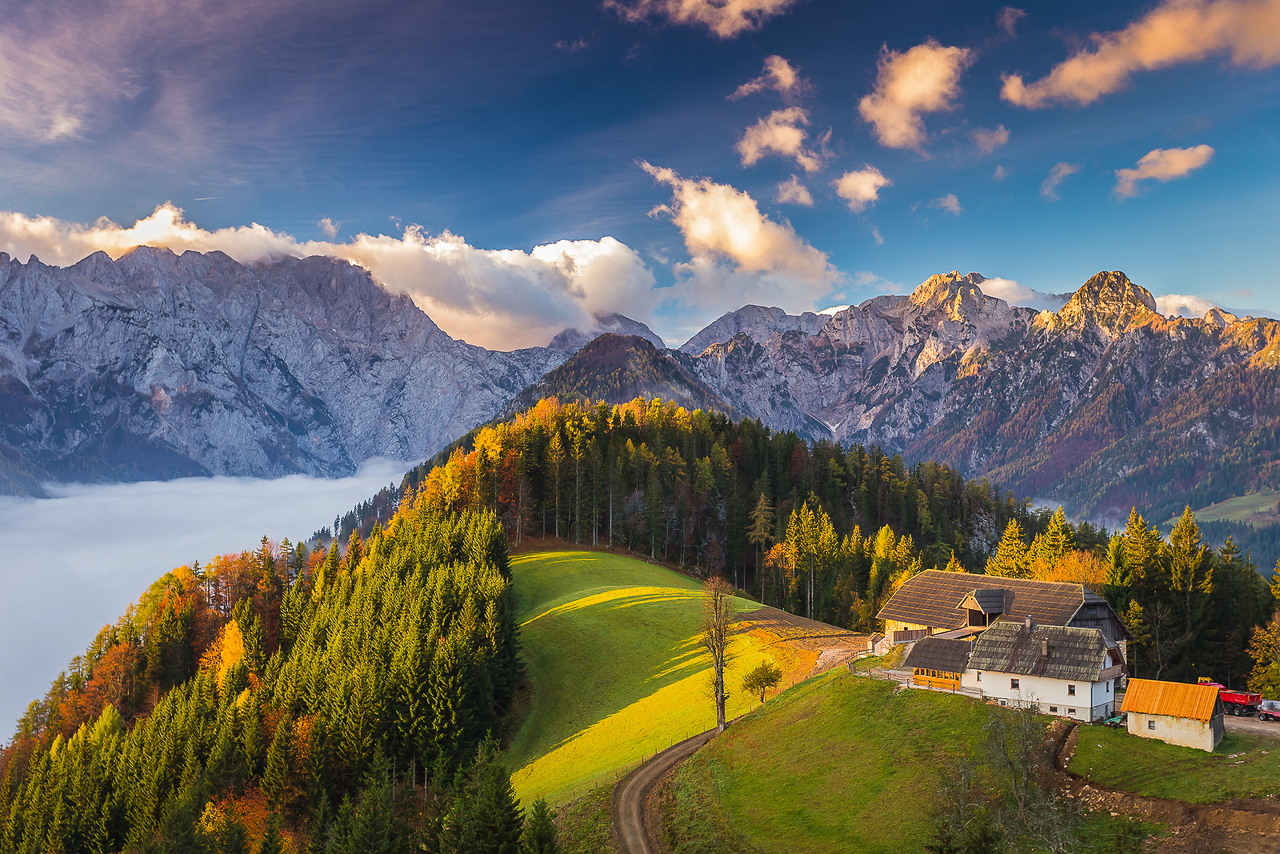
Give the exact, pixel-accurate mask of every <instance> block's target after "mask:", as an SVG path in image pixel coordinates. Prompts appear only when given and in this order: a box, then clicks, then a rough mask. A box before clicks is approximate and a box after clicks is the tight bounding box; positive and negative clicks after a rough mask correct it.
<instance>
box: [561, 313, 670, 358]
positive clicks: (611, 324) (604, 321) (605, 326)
mask: <svg viewBox="0 0 1280 854" xmlns="http://www.w3.org/2000/svg"><path fill="white" fill-rule="evenodd" d="M610 334H612V335H635V336H636V337H638V338H643V339H644V340H646V341H648V342H649V343H650V344H652V345H653V346H655V347H657V348H658V349H659V350H665V349H666V348H667V344H666V342H665V341H663V340H662V339H661V338H659V337H658V336H657V335H656V334H655V333H654V331H653V330H652V329H650V328H649V327H648V326H646V325H645V324H643V323H641V322H640V321H638V320H632V319H631V318H629V317H624V316H623V315H621V314H597V315H596V316H595V325H594V326H593V327H592V328H591V329H589V330H588V331H586V332H583V331H582V330H581V329H566V330H564V331H563V332H561V333H560V334H559V335H557V336H556V337H555V338H552V339H551V343H550V344H548V345H547V346H548V347H549V348H550V349H552V350H555V351H557V352H560V353H563V354H564V355H566V356H572V355H573V354H574V353H577V352H578V351H579V350H581V349H582V348H583V347H585V346H587V345H588V344H590V343H591V342H592V341H594V340H595V339H597V338H599V337H600V336H601V335H610Z"/></svg>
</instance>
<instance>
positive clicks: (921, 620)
mask: <svg viewBox="0 0 1280 854" xmlns="http://www.w3.org/2000/svg"><path fill="white" fill-rule="evenodd" d="M1028 617H1030V618H1031V620H1032V621H1033V622H1034V623H1035V625H1038V626H1072V627H1075V628H1082V629H1098V630H1099V631H1101V632H1102V633H1103V634H1104V635H1106V636H1107V637H1108V638H1110V639H1111V640H1114V641H1124V640H1128V638H1129V633H1128V632H1127V631H1126V630H1125V628H1124V624H1123V623H1121V622H1120V618H1119V617H1118V616H1117V615H1116V612H1115V611H1113V610H1112V609H1111V606H1110V605H1108V604H1107V600H1106V599H1104V598H1102V597H1101V596H1099V595H1098V594H1096V593H1094V592H1093V591H1092V590H1090V589H1089V588H1087V587H1085V586H1084V585H1082V584H1065V583H1061V582H1056V581H1032V580H1030V579H1025V578H997V577H994V576H987V575H973V574H971V573H967V572H945V571H943V570H940V569H927V570H925V571H924V572H922V573H920V574H919V575H916V576H914V577H912V578H909V579H907V581H906V583H904V584H903V585H902V587H901V588H899V589H898V591H897V592H896V593H894V594H893V596H892V597H890V598H889V601H888V602H886V603H885V605H884V607H883V608H881V609H880V613H879V614H878V615H877V619H880V620H884V622H885V634H887V635H888V636H889V638H890V639H891V640H893V641H894V642H895V643H902V642H905V641H913V640H918V639H919V638H922V637H927V636H929V635H937V634H943V635H945V636H947V637H949V638H962V637H969V636H973V635H977V634H980V633H981V632H983V631H984V630H985V629H986V628H987V627H988V626H991V625H993V624H995V623H996V622H997V621H999V620H1001V619H1003V620H1006V621H1007V620H1016V621H1018V622H1021V621H1023V620H1025V619H1026V618H1028Z"/></svg>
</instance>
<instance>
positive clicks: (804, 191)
mask: <svg viewBox="0 0 1280 854" xmlns="http://www.w3.org/2000/svg"><path fill="white" fill-rule="evenodd" d="M774 201H776V202H778V203H779V204H784V205H803V206H804V207H806V208H811V207H813V194H812V193H810V192H809V188H808V187H806V186H805V185H804V184H801V183H800V179H799V178H797V177H796V176H795V175H792V176H791V177H790V178H788V179H787V180H785V181H783V182H782V183H781V184H779V185H778V195H777V196H775V197H774Z"/></svg>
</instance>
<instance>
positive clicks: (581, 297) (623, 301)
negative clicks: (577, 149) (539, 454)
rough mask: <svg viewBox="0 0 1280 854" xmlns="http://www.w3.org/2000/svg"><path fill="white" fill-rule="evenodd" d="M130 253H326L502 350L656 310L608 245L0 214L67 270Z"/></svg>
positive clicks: (29, 245)
mask: <svg viewBox="0 0 1280 854" xmlns="http://www.w3.org/2000/svg"><path fill="white" fill-rule="evenodd" d="M135 246H159V247H164V248H166V249H170V250H172V251H174V252H178V253H181V252H185V251H187V250H192V251H196V252H211V251H214V250H218V251H222V252H225V253H227V254H228V255H230V256H231V257H232V258H235V259H236V260H237V261H240V262H241V263H251V262H253V261H258V260H264V259H269V258H273V257H281V256H296V257H301V256H306V255H327V256H330V257H335V258H341V259H343V260H346V261H349V262H351V263H353V264H358V265H359V266H361V267H364V268H365V269H367V270H369V272H370V273H372V274H373V276H374V278H375V279H376V280H377V281H378V282H380V283H381V284H382V285H383V286H384V287H386V288H387V289H388V290H390V291H392V292H395V293H406V294H408V295H409V296H410V297H412V298H413V300H414V302H415V303H417V304H418V306H419V307H420V308H422V310H423V311H425V312H426V313H427V314H428V315H430V316H431V319H432V320H434V321H435V322H436V323H437V324H438V325H439V326H440V327H441V328H442V329H444V330H445V331H446V332H448V333H449V334H450V335H452V336H454V337H456V338H462V339H465V340H467V341H469V342H471V343H473V344H481V345H483V346H486V347H491V348H495V349H501V350H510V349H513V348H516V347H528V346H535V345H541V344H545V343H547V341H549V340H550V339H551V338H552V337H553V336H554V335H555V334H556V333H557V332H559V331H561V330H562V329H564V328H566V327H568V326H577V327H578V328H587V326H589V325H590V323H591V317H592V315H593V314H596V313H600V312H610V311H619V312H623V313H626V314H628V315H630V316H633V317H637V318H638V319H641V320H645V319H648V317H649V316H650V314H651V312H652V310H653V308H654V307H655V306H656V304H657V303H658V301H659V297H660V296H661V294H659V293H658V292H657V291H655V290H654V284H655V278H654V275H653V273H652V272H651V271H650V270H649V268H648V267H647V266H646V265H645V263H644V261H643V260H642V259H641V257H640V255H639V254H638V253H637V252H635V250H633V249H631V248H630V247H628V246H626V245H624V244H623V243H620V242H619V241H617V240H615V239H613V238H612V237H604V238H601V239H600V240H561V241H558V242H556V243H550V244H545V245H541V246H535V247H534V248H533V249H532V250H531V251H528V252H525V251H523V250H517V249H480V248H477V247H475V246H472V245H470V244H469V243H468V242H467V241H466V240H465V239H463V238H462V237H459V236H458V235H455V234H451V233H450V232H448V231H446V232H443V233H441V234H438V235H430V234H427V233H426V232H425V231H424V230H423V229H421V228H419V227H417V226H410V227H408V228H406V229H405V230H404V232H403V234H401V235H400V236H398V237H397V236H389V235H384V234H378V235H371V234H365V233H361V234H357V235H355V236H353V237H352V238H350V239H349V240H347V241H345V242H342V243H338V242H334V241H333V239H332V238H331V239H330V240H327V241H322V240H321V241H317V240H308V241H300V240H298V239H296V238H294V237H293V236H291V235H288V234H284V233H281V232H276V231H272V230H271V229H269V228H266V227H264V226H262V225H258V224H256V223H254V224H252V225H248V226H236V227H232V228H222V229H217V230H213V231H209V230H206V229H203V228H201V227H199V226H198V225H196V224H194V223H192V222H190V221H188V220H187V219H186V217H185V216H184V214H183V212H182V210H181V209H179V208H177V207H174V206H173V205H162V206H161V207H159V208H157V209H156V211H155V212H154V213H152V214H151V215H150V216H148V217H146V218H145V219H141V220H138V221H137V222H136V223H134V224H133V225H131V226H128V227H124V226H121V225H118V224H116V223H113V222H111V221H109V220H106V219H100V220H98V221H97V222H94V223H91V224H85V223H74V222H66V221H63V220H58V219H54V218H52V217H28V216H25V215H23V214H20V213H13V212H0V250H3V251H8V252H10V253H12V254H13V255H14V256H16V257H18V258H25V257H26V256H27V255H31V254H34V255H37V256H38V257H39V258H40V259H41V260H43V261H44V262H45V263H52V264H57V265H64V266H65V265H68V264H73V263H75V262H76V261H79V260H80V259H81V258H83V257H85V256H86V255H89V254H91V253H93V252H97V251H103V252H106V253H107V254H108V255H111V256H112V257H119V256H120V255H122V254H124V253H125V252H127V251H129V250H130V249H132V248H133V247H135Z"/></svg>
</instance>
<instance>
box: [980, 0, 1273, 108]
mask: <svg viewBox="0 0 1280 854" xmlns="http://www.w3.org/2000/svg"><path fill="white" fill-rule="evenodd" d="M1216 54H1227V55H1228V56H1229V58H1230V61H1231V63H1232V64H1233V65H1236V66H1238V67H1253V68H1269V67H1271V66H1274V65H1277V64H1280V0H1165V2H1163V3H1161V4H1160V5H1159V6H1157V7H1156V8H1155V9H1152V10H1151V11H1150V12H1148V13H1147V14H1145V15H1144V16H1142V17H1141V18H1139V19H1138V20H1136V21H1134V22H1133V23H1131V24H1129V26H1127V27H1125V28H1124V29H1123V30H1119V31H1117V32H1111V33H1094V34H1093V35H1092V36H1091V37H1090V46H1089V47H1087V48H1085V49H1083V50H1081V51H1080V52H1078V53H1076V54H1075V55H1074V56H1072V57H1070V58H1069V59H1066V60H1064V61H1062V62H1060V63H1058V64H1057V65H1056V66H1054V67H1053V69H1052V70H1051V71H1050V72H1049V74H1048V75H1047V76H1045V77H1043V78H1041V79H1040V80H1036V81H1034V82H1032V83H1030V84H1028V83H1024V82H1023V79H1022V77H1021V75H1017V74H1011V75H1006V76H1005V78H1004V88H1003V89H1002V90H1001V93H1000V95H1001V97H1002V98H1004V99H1005V100H1006V101H1009V102H1010V103H1012V104H1016V105H1018V106H1020V107H1029V108H1032V109H1035V108H1039V107H1048V106H1051V105H1053V104H1077V105H1085V104H1091V103H1093V102H1094V101H1096V100H1098V99H1099V98H1101V97H1103V96H1104V95H1109V94H1110V93H1112V92H1115V91H1117V90H1119V89H1121V88H1123V87H1124V86H1125V84H1126V83H1128V80H1129V77H1130V75H1132V74H1134V73H1136V72H1139V71H1152V70H1155V69H1159V68H1165V67H1168V66H1170V65H1176V64H1179V63H1184V62H1198V61H1200V60H1203V59H1207V58H1208V57H1210V56H1213V55H1216Z"/></svg>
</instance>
